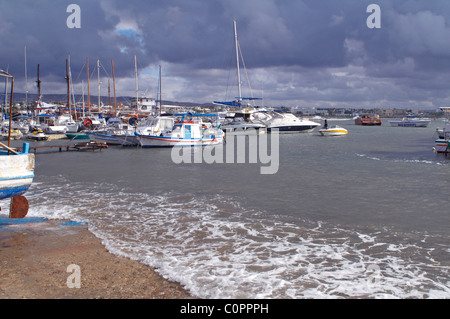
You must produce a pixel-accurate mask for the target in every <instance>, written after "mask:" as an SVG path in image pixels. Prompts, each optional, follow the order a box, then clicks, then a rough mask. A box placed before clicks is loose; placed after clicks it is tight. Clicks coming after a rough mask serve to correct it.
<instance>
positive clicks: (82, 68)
mask: <svg viewBox="0 0 450 319" xmlns="http://www.w3.org/2000/svg"><path fill="white" fill-rule="evenodd" d="M85 66H86V62H85V63H84V64H83V66H82V67H81V70H80V73H78V76H77V78H76V79H75V81H78V79H79V78H80V75H81V72H83V70H84V67H85Z"/></svg>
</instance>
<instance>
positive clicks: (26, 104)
mask: <svg viewBox="0 0 450 319" xmlns="http://www.w3.org/2000/svg"><path fill="white" fill-rule="evenodd" d="M24 51H25V107H26V108H27V114H28V79H27V47H26V46H25V49H24Z"/></svg>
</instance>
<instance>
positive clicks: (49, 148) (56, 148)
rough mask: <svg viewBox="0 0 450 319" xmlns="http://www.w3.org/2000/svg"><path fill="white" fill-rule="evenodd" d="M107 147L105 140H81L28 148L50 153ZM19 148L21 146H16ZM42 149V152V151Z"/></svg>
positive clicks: (32, 150) (31, 150) (95, 149)
mask: <svg viewBox="0 0 450 319" xmlns="http://www.w3.org/2000/svg"><path fill="white" fill-rule="evenodd" d="M106 148H109V146H108V145H107V144H106V142H81V143H77V144H73V145H44V146H32V147H30V148H29V150H30V152H33V153H34V154H37V153H38V151H39V153H43V152H45V153H50V152H69V151H97V150H98V151H101V150H102V149H106ZM16 149H17V150H19V151H20V150H21V149H22V148H21V147H18V148H16ZM42 151H43V152H42Z"/></svg>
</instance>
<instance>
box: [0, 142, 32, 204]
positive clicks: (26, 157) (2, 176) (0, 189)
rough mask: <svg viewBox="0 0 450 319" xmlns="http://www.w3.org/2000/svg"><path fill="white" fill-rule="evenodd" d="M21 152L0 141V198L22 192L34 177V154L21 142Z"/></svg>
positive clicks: (28, 146) (27, 145) (26, 144)
mask: <svg viewBox="0 0 450 319" xmlns="http://www.w3.org/2000/svg"><path fill="white" fill-rule="evenodd" d="M22 149H23V150H22V152H20V153H19V152H16V151H15V150H14V149H11V148H9V147H7V146H6V145H4V144H1V143H0V199H4V198H9V197H14V196H19V195H22V194H24V193H25V192H26V191H27V190H28V188H29V187H30V185H31V183H32V182H33V178H34V154H32V153H29V149H30V145H29V144H28V143H23V148H22Z"/></svg>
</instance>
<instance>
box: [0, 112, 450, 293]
mask: <svg viewBox="0 0 450 319" xmlns="http://www.w3.org/2000/svg"><path fill="white" fill-rule="evenodd" d="M329 124H339V125H341V126H343V127H345V128H347V129H348V131H349V134H348V135H347V136H342V137H323V136H320V135H319V134H318V133H317V132H313V133H301V134H286V135H280V137H279V169H278V171H277V172H276V174H272V175H262V174H260V165H258V164H248V163H247V164H245V163H242V164H238V163H234V164H232V163H228V164H227V163H224V164H219V163H215V164H206V163H192V164H187V163H182V164H175V163H174V162H173V161H172V160H171V156H170V154H171V151H170V150H168V149H139V148H122V147H111V148H110V149H108V150H103V151H101V152H61V153H52V154H38V155H37V157H36V172H35V173H36V178H35V180H34V183H33V185H32V187H31V188H30V190H29V191H28V192H27V194H26V197H27V198H28V200H29V203H30V211H29V214H28V215H29V216H37V217H46V218H52V219H53V218H54V219H70V220H73V221H82V222H87V223H88V225H89V229H90V231H92V232H93V233H94V234H95V235H96V236H98V237H99V238H101V239H102V241H103V244H104V245H105V246H106V247H107V249H108V250H109V251H111V252H112V253H113V254H116V255H120V256H126V257H128V258H132V259H136V260H139V261H140V262H142V263H144V264H147V265H149V266H152V267H155V268H156V269H157V271H158V272H159V273H160V274H161V275H163V276H164V277H166V278H168V279H170V280H174V281H177V282H180V283H181V284H182V285H183V286H184V287H185V288H186V289H188V290H189V291H190V292H191V293H192V294H193V295H195V296H198V297H201V298H449V297H450V277H449V271H450V245H449V244H450V230H449V225H450V206H449V204H448V203H449V195H450V156H449V157H446V156H445V155H441V154H436V153H434V152H433V150H432V148H433V146H434V140H435V138H436V134H435V129H436V127H441V126H442V125H443V122H442V121H433V122H432V123H431V124H430V126H429V127H427V128H399V127H390V126H389V125H388V122H387V120H384V123H383V125H382V126H381V127H363V126H356V125H354V124H353V121H351V120H347V121H336V122H335V123H333V121H332V120H330V121H329ZM55 143H57V144H58V143H59V144H61V143H63V142H61V141H59V142H55ZM66 143H67V142H66ZM0 204H2V207H3V208H5V206H7V205H5V201H2V202H0ZM4 211H6V209H4ZM2 213H3V211H2Z"/></svg>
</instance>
